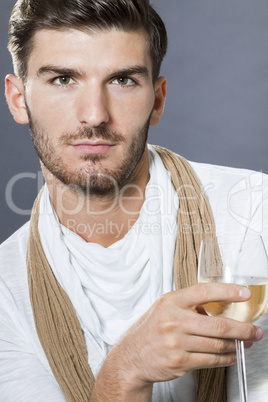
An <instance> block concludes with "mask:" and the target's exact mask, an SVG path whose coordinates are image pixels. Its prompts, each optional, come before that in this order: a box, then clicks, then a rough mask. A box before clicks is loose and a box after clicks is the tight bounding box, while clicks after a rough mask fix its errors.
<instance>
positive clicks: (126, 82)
mask: <svg viewBox="0 0 268 402" xmlns="http://www.w3.org/2000/svg"><path fill="white" fill-rule="evenodd" d="M112 83H113V84H117V85H118V84H119V85H121V86H122V87H129V86H132V85H134V84H135V82H134V81H133V80H132V79H131V78H127V77H118V78H116V79H115V80H113V82H112Z"/></svg>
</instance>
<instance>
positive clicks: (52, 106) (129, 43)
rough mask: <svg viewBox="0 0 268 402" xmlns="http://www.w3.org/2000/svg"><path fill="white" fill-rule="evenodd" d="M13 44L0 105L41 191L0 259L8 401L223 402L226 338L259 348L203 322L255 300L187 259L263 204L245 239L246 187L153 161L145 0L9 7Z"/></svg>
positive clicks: (162, 48) (235, 174) (178, 161)
mask: <svg viewBox="0 0 268 402" xmlns="http://www.w3.org/2000/svg"><path fill="white" fill-rule="evenodd" d="M9 35H10V41H9V49H10V52H11V55H12V58H13V63H14V69H15V75H9V76H7V78H6V98H7V101H8V104H9V107H10V111H11V113H12V114H13V117H14V119H15V120H16V121H17V122H18V123H20V124H27V123H29V125H30V129H31V135H32V139H33V144H34V147H35V149H36V152H37V154H38V156H39V157H40V161H41V166H42V170H43V174H44V178H45V182H46V185H45V187H44V189H43V191H42V192H41V193H40V194H39V196H38V198H37V200H36V202H35V205H34V207H33V212H32V217H31V221H30V223H28V224H26V225H25V226H24V227H23V228H21V229H20V230H19V231H18V232H17V233H15V234H14V235H13V236H12V237H11V238H10V239H8V240H7V241H6V242H5V243H4V244H3V245H2V246H1V295H2V298H1V307H0V308H1V314H0V320H1V326H0V359H1V368H0V370H1V371H0V389H1V395H2V400H4V401H16V400H17V401H63V400H65V399H66V400H68V401H87V400H89V399H90V401H92V402H94V401H98V402H100V401H111V402H112V401H133V402H135V401H151V400H153V401H159V402H160V401H179V400H182V401H195V400H198V401H225V400H226V398H227V397H226V376H225V374H226V373H225V372H226V370H225V367H227V366H231V365H232V364H234V363H235V362H236V353H235V339H241V340H244V341H245V345H246V347H248V348H249V347H250V346H252V344H253V343H254V342H256V341H259V340H260V339H261V338H262V336H263V333H262V330H261V329H260V328H258V327H256V326H254V325H251V324H247V323H241V322H238V321H233V320H228V319H224V318H214V317H208V316H207V315H206V314H205V313H204V310H203V308H202V307H201V306H202V305H203V304H205V303H206V302H209V301H217V300H221V301H226V302H231V301H233V302H239V301H245V300H248V299H249V298H250V292H249V291H248V290H247V289H246V288H245V287H243V286H238V285H224V284H221V285H220V284H213V285H211V284H203V285H199V286H198V285H196V261H197V255H198V250H199V247H200V240H201V238H202V237H203V236H204V235H209V236H215V231H216V230H217V231H221V230H224V229H228V231H229V232H232V231H234V232H236V231H240V232H245V231H246V230H251V228H252V225H253V223H254V225H256V224H257V223H258V222H259V221H262V219H260V212H261V211H262V205H263V204H262V202H260V201H262V199H263V197H261V199H257V198H255V204H254V221H253V223H252V222H250V227H245V225H243V224H241V223H240V222H238V219H235V218H234V216H233V215H232V214H231V213H229V214H228V209H227V207H228V204H227V201H228V194H229V192H230V190H231V189H234V188H235V186H236V185H239V183H241V182H242V181H243V180H246V179H247V178H248V177H251V173H250V172H244V171H233V170H230V169H225V168H213V167H211V166H207V165H198V164H192V167H193V168H194V169H192V167H191V165H190V164H188V162H187V161H185V160H184V159H182V158H179V157H178V156H176V155H175V154H173V153H171V152H170V151H168V150H164V149H161V148H157V147H156V148H153V147H151V146H147V133H148V127H149V125H156V124H157V123H158V122H159V120H160V118H161V114H162V112H163V108H164V102H165V95H166V79H165V78H164V77H161V76H159V71H160V66H161V61H162V59H163V57H164V55H165V52H166V46H167V39H166V31H165V27H164V24H163V22H162V21H161V19H160V17H159V16H158V15H157V13H156V12H155V11H154V10H153V8H152V7H151V6H150V5H149V4H148V2H147V1H145V0H129V1H125V0H115V1H113V2H111V1H107V0H72V1H71V0H65V1H64V2H63V1H62V0H61V1H60V0H47V1H44V0H19V1H18V2H17V3H16V5H15V8H14V10H13V13H12V16H11V20H10V28H9ZM169 172H170V173H169ZM197 176H198V177H197ZM260 177H261V179H262V176H261V175H257V176H254V178H255V180H257V181H258V183H259V179H260ZM198 178H199V179H198ZM199 180H201V183H202V185H201V184H200V183H199ZM263 180H265V181H266V183H267V179H266V178H265V179H263ZM208 186H210V187H211V188H210V189H207V193H208V198H209V203H208V201H207V200H206V197H205V196H204V189H206V187H208ZM209 190H210V191H209ZM262 194H263V193H262ZM229 201H230V200H229ZM209 204H210V205H209ZM251 207H252V205H251V203H250V197H249V195H248V194H245V193H243V194H242V195H241V194H239V196H238V198H237V197H236V194H235V199H234V208H236V209H237V208H238V209H239V212H240V213H242V215H243V216H247V215H248V216H251V211H252V210H251ZM210 208H212V212H213V215H212V214H211V211H210ZM256 222H257V223H256ZM214 225H216V228H215V226H214ZM254 225H253V226H254ZM266 236H267V233H266ZM266 239H267V237H266ZM173 266H174V274H173ZM175 288H176V290H175V291H174V289H175ZM181 288H184V289H181ZM200 369H201V370H200ZM194 375H195V377H194ZM227 390H228V392H231V385H230V382H228V383H227ZM254 392H256V388H255V389H254ZM257 392H258V395H260V396H262V394H261V392H259V389H257ZM237 395H238V394H237V393H236V396H234V398H233V399H232V400H233V401H234V400H238V399H235V398H237ZM259 400H260V399H259ZM263 400H264V399H263Z"/></svg>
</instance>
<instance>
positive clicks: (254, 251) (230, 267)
mask: <svg viewBox="0 0 268 402" xmlns="http://www.w3.org/2000/svg"><path fill="white" fill-rule="evenodd" d="M198 282H199V283H207V282H213V283H235V284H238V285H243V286H246V287H248V288H249V289H250V291H251V298H250V299H249V300H247V301H243V302H234V303H227V302H221V301H218V302H211V303H207V304H205V305H203V307H204V309H205V311H206V312H207V314H208V315H212V316H218V317H228V318H232V319H234V320H238V321H243V322H251V323H253V322H254V321H256V320H257V319H258V318H260V317H261V316H262V315H263V314H264V313H265V311H266V307H267V302H268V256H267V251H266V249H265V245H264V242H263V239H262V237H261V236H259V235H257V234H256V235H255V234H249V233H247V232H246V233H243V234H231V235H230V234H228V235H222V236H217V237H214V238H207V239H204V240H202V242H201V248H200V254H199V261H198ZM236 351H237V368H238V380H239V391H240V401H241V402H247V401H248V399H247V381H246V365H245V353H244V343H243V341H240V340H236Z"/></svg>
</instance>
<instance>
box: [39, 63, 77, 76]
mask: <svg viewBox="0 0 268 402" xmlns="http://www.w3.org/2000/svg"><path fill="white" fill-rule="evenodd" d="M45 74H56V75H62V76H63V75H68V76H72V77H81V76H82V73H81V72H80V71H78V70H75V69H73V68H65V67H58V66H52V65H48V66H43V67H40V68H39V69H38V70H37V76H38V77H40V76H41V75H45Z"/></svg>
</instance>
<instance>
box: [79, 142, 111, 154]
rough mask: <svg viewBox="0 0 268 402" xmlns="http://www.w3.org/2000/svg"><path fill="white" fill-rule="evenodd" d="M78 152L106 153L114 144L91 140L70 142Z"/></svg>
mask: <svg viewBox="0 0 268 402" xmlns="http://www.w3.org/2000/svg"><path fill="white" fill-rule="evenodd" d="M71 145H72V146H73V147H74V148H75V149H76V150H77V151H78V152H79V153H83V154H105V153H107V152H108V151H109V150H110V149H111V148H112V147H113V146H114V144H109V143H105V142H98V141H97V142H91V141H85V142H84V141H83V142H82V141H81V142H79V143H75V144H71Z"/></svg>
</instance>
